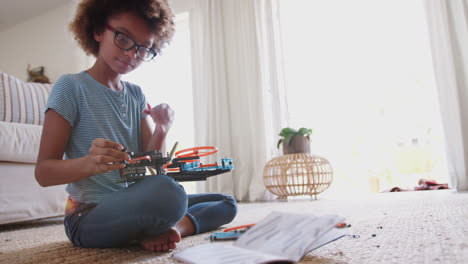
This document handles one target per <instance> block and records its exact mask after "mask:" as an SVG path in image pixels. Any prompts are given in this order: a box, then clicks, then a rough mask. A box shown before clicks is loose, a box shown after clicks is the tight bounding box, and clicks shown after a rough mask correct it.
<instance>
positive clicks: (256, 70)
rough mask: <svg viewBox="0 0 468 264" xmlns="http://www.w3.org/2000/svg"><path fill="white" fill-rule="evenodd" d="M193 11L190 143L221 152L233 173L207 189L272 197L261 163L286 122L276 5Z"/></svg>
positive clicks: (204, 4)
mask: <svg viewBox="0 0 468 264" xmlns="http://www.w3.org/2000/svg"><path fill="white" fill-rule="evenodd" d="M194 2H195V3H194V5H193V8H192V10H191V11H190V27H191V28H190V34H191V42H192V75H193V87H194V115H195V117H194V118H195V145H196V146H203V145H213V146H216V147H217V148H218V155H217V156H216V157H214V158H211V159H212V160H209V161H214V159H219V158H222V157H231V158H233V161H234V166H235V169H234V171H233V172H230V173H229V174H227V175H226V174H222V175H219V176H216V177H211V178H209V179H208V181H207V182H206V183H205V184H204V190H203V191H205V192H221V193H229V194H231V195H234V197H235V198H236V199H237V200H239V201H254V200H266V199H271V198H272V195H271V194H270V193H269V192H268V191H266V189H265V187H264V184H263V168H264V166H265V164H266V162H267V161H268V160H269V159H271V158H272V157H273V156H277V155H278V151H277V150H276V144H275V140H277V139H278V137H277V134H278V133H279V131H280V130H281V127H282V126H283V125H284V124H285V123H286V120H285V117H286V108H285V103H284V102H285V99H284V92H283V91H282V89H283V79H282V69H281V66H282V63H281V60H282V57H281V53H280V51H281V49H280V48H279V47H277V44H278V43H280V41H278V40H279V31H278V29H279V26H278V19H277V18H278V16H277V11H278V10H277V7H278V6H277V2H276V1H275V0H271V1H267V0H255V1H252V0H196V1H194Z"/></svg>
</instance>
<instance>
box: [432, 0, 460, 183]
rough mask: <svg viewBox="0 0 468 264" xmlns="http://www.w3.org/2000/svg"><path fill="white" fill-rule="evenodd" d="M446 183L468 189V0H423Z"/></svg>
mask: <svg viewBox="0 0 468 264" xmlns="http://www.w3.org/2000/svg"><path fill="white" fill-rule="evenodd" d="M424 3H425V9H426V15H427V21H428V26H429V33H430V34H429V35H430V38H431V45H432V57H433V61H434V69H435V76H436V83H437V89H438V93H439V102H440V107H441V112H442V121H443V126H444V132H445V139H446V144H447V161H448V167H449V176H450V185H451V187H454V188H456V189H457V190H460V191H461V190H468V0H427V1H424Z"/></svg>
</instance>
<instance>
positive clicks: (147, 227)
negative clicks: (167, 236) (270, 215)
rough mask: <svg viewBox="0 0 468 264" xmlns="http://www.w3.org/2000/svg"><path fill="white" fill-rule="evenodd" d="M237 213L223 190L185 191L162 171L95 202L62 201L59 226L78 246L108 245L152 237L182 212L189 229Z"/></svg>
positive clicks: (213, 223) (211, 226) (207, 226)
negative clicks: (62, 227)
mask: <svg viewBox="0 0 468 264" xmlns="http://www.w3.org/2000/svg"><path fill="white" fill-rule="evenodd" d="M236 213H237V205H236V201H235V200H234V199H233V198H232V197H231V196H229V195H226V194H217V193H206V194H194V195H188V196H187V194H186V193H185V191H184V189H183V187H182V186H181V185H179V184H178V183H177V182H175V181H174V180H173V179H172V178H169V177H167V176H162V175H158V176H153V177H149V178H146V179H144V180H141V181H139V182H137V183H135V184H132V185H131V186H130V187H128V188H125V189H122V190H120V191H117V192H115V194H113V195H112V196H111V197H110V198H109V199H107V200H105V201H103V202H102V203H100V204H93V203H88V204H86V203H78V202H74V201H72V200H70V199H69V200H68V203H67V209H66V212H65V220H64V225H65V231H66V233H67V236H68V239H69V240H70V241H71V242H72V243H73V244H74V245H75V246H79V247H88V248H112V247H122V246H126V245H128V244H130V243H132V242H136V241H141V240H143V239H145V238H150V237H155V236H157V235H160V234H162V233H164V232H166V231H167V230H168V229H169V228H171V227H173V226H175V224H176V223H177V222H178V221H179V220H180V219H181V218H182V217H183V216H184V215H186V216H187V217H188V218H189V219H190V220H191V221H192V222H193V225H194V227H195V234H198V233H204V232H208V231H211V230H214V229H216V228H218V227H220V226H221V225H224V224H227V223H229V222H231V221H232V220H233V219H234V217H235V216H236Z"/></svg>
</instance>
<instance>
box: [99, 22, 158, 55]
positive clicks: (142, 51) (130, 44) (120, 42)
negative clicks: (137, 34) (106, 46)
mask: <svg viewBox="0 0 468 264" xmlns="http://www.w3.org/2000/svg"><path fill="white" fill-rule="evenodd" d="M104 27H105V28H106V29H107V30H110V31H112V32H114V33H115V36H114V44H115V45H116V46H117V47H118V48H120V49H122V50H131V49H133V48H135V47H137V50H136V55H137V58H138V59H140V60H143V61H151V60H152V59H153V58H154V57H156V54H157V53H156V51H154V50H152V49H150V48H148V47H145V46H142V45H138V44H137V43H136V42H135V41H134V40H133V39H132V38H131V37H129V36H127V35H126V34H125V33H122V32H120V31H118V30H116V29H115V28H114V27H112V26H110V25H108V24H104Z"/></svg>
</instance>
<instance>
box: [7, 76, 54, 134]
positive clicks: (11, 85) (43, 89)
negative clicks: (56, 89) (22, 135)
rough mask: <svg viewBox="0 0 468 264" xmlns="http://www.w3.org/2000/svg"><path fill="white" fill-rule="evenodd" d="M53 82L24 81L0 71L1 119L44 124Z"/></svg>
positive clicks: (11, 121) (12, 121)
mask: <svg viewBox="0 0 468 264" xmlns="http://www.w3.org/2000/svg"><path fill="white" fill-rule="evenodd" d="M51 89H52V84H42V83H32V82H24V81H22V80H20V79H17V78H15V77H13V76H11V75H8V74H7V73H4V72H0V121H4V122H10V123H23V124H34V125H42V124H43V123H44V111H45V110H46V102H47V98H48V97H49V93H50V90H51Z"/></svg>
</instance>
